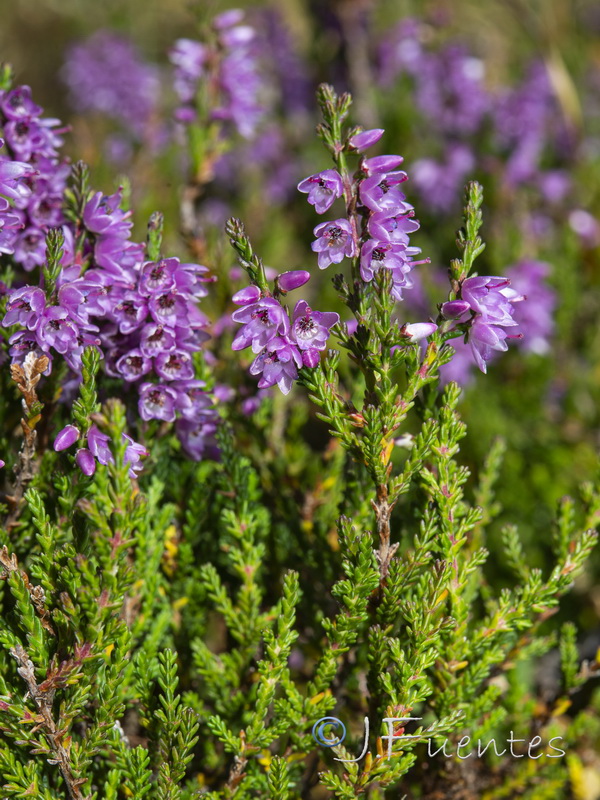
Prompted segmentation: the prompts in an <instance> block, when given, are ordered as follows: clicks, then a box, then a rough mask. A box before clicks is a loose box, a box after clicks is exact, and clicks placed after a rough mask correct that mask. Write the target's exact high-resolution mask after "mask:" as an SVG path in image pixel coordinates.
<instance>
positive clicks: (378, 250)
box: [360, 239, 420, 283]
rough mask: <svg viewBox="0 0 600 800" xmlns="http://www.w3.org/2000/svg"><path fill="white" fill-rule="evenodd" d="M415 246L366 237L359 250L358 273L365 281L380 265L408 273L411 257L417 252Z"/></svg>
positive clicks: (371, 276) (370, 277)
mask: <svg viewBox="0 0 600 800" xmlns="http://www.w3.org/2000/svg"><path fill="white" fill-rule="evenodd" d="M419 252H420V250H419V248H417V247H407V246H406V244H404V243H403V242H386V241H384V242H378V241H376V240H375V239H368V240H367V241H366V242H365V243H364V244H363V246H362V248H361V252H360V275H361V278H362V279H363V281H366V282H367V283H368V282H369V281H372V280H373V276H374V275H375V272H377V271H378V270H379V269H381V268H382V267H383V268H385V269H389V270H392V272H395V273H398V274H399V275H400V274H408V272H410V269H411V266H412V264H411V258H412V256H413V255H416V254H417V253H419Z"/></svg>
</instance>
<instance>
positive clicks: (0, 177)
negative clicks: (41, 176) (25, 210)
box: [0, 139, 36, 200]
mask: <svg viewBox="0 0 600 800" xmlns="http://www.w3.org/2000/svg"><path fill="white" fill-rule="evenodd" d="M3 145H4V142H3V140H2V139H0V148H1V147H3ZM34 175H36V169H35V167H34V166H33V165H32V164H26V163H25V162H24V161H10V160H9V159H6V158H3V157H0V194H3V195H5V196H6V197H10V199H11V200H19V199H22V198H23V197H24V196H25V197H28V196H30V195H31V189H29V188H28V187H27V185H26V184H25V183H23V180H24V179H25V178H31V177H33V176H34Z"/></svg>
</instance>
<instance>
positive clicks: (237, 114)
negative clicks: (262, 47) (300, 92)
mask: <svg viewBox="0 0 600 800" xmlns="http://www.w3.org/2000/svg"><path fill="white" fill-rule="evenodd" d="M243 20H244V13H243V11H240V10H238V9H233V10H230V11H225V12H223V13H222V14H219V15H217V16H216V17H215V18H214V20H213V33H214V42H212V43H202V42H197V41H195V40H193V39H178V40H177V42H176V43H175V46H174V47H173V48H172V50H171V52H170V59H171V62H172V63H173V64H174V65H175V81H174V85H175V91H176V93H177V95H178V97H179V100H180V102H181V106H180V108H179V109H178V111H177V112H176V117H177V119H178V120H179V121H180V122H188V123H189V122H194V121H195V120H196V117H197V106H196V99H197V94H198V87H199V84H200V82H203V84H205V87H206V94H207V96H208V97H209V108H208V114H209V118H210V119H213V120H223V121H227V122H230V123H231V124H232V125H233V126H234V128H235V129H236V130H237V131H238V133H239V134H240V135H241V136H243V137H245V138H250V137H252V136H253V135H254V133H255V131H256V128H257V125H258V123H259V122H260V120H261V118H262V116H263V106H262V105H261V103H260V100H259V95H260V92H261V88H262V79H261V76H260V72H259V69H258V59H257V53H256V49H255V36H256V33H255V31H254V29H253V28H252V27H251V26H250V25H245V24H242V23H243Z"/></svg>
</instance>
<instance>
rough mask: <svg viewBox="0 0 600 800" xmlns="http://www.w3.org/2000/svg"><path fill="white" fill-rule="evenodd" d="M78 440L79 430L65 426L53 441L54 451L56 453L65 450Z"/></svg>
mask: <svg viewBox="0 0 600 800" xmlns="http://www.w3.org/2000/svg"><path fill="white" fill-rule="evenodd" d="M77 439H79V429H78V428H76V427H75V425H67V426H66V428H63V429H62V431H60V432H59V433H58V434H57V436H56V439H55V440H54V449H55V450H56V452H59V451H60V450H66V449H67V448H68V447H71V445H72V444H75V442H76V441H77Z"/></svg>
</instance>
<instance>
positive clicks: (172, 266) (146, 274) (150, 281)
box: [139, 258, 179, 294]
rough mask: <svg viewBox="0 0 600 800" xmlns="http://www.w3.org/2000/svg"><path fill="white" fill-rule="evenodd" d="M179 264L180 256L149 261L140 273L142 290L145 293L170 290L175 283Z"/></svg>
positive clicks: (158, 292)
mask: <svg viewBox="0 0 600 800" xmlns="http://www.w3.org/2000/svg"><path fill="white" fill-rule="evenodd" d="M178 266H179V259H178V258H163V259H161V260H160V261H157V262H156V263H155V262H152V261H149V262H147V263H146V264H144V265H143V267H142V270H141V273H140V283H139V288H140V291H141V292H143V293H144V294H160V293H162V292H168V291H169V290H170V289H172V288H173V287H174V285H175V271H176V269H177V267H178Z"/></svg>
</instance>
